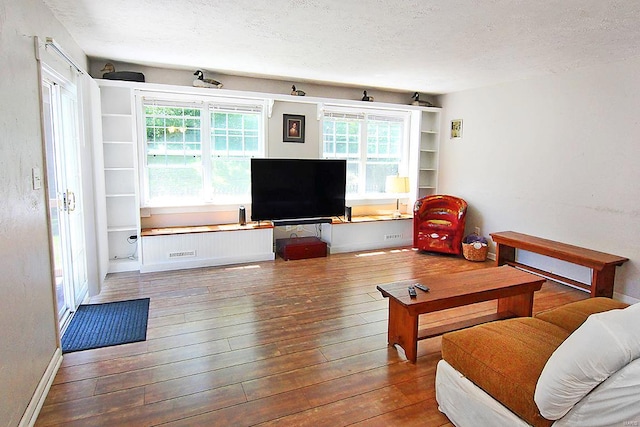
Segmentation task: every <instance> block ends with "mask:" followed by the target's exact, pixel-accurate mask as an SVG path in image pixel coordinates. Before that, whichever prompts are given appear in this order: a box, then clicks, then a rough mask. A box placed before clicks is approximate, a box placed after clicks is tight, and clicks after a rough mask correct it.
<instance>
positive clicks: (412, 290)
mask: <svg viewBox="0 0 640 427" xmlns="http://www.w3.org/2000/svg"><path fill="white" fill-rule="evenodd" d="M417 296H418V294H416V289H415V288H414V287H413V286H409V297H411V298H415V297H417Z"/></svg>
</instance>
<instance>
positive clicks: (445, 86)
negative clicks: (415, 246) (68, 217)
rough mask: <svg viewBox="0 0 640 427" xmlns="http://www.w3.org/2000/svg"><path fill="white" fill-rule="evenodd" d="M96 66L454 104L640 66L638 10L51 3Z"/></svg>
mask: <svg viewBox="0 0 640 427" xmlns="http://www.w3.org/2000/svg"><path fill="white" fill-rule="evenodd" d="M44 2H45V4H46V5H48V6H49V7H50V8H51V10H52V11H53V13H54V14H55V16H56V17H57V18H58V19H59V20H60V22H61V23H62V24H63V25H64V26H65V27H66V28H67V30H68V31H69V32H70V33H71V35H72V36H73V38H74V39H75V40H76V41H77V43H78V44H79V45H80V47H81V48H82V49H83V50H84V51H85V53H86V54H87V55H88V56H89V57H91V58H100V59H106V60H113V61H119V62H129V63H134V64H140V65H152V66H161V67H167V68H178V69H183V68H184V69H189V70H193V69H197V68H200V69H204V70H208V71H209V72H208V73H206V74H207V75H210V76H211V77H214V78H215V75H216V73H222V74H235V75H243V76H254V77H267V78H274V77H275V78H278V79H286V80H290V81H294V82H297V81H307V82H309V81H311V82H322V83H330V84H340V85H353V86H359V87H370V88H374V87H375V88H385V89H391V90H405V91H414V90H415V91H420V92H423V93H432V94H440V93H449V92H455V91H460V90H464V89H470V88H475V87H481V86H487V85H492V84H497V83H501V82H505V81H513V80H520V79H525V78H529V77H533V76H537V75H544V74H552V73H560V72H564V71H568V70H571V69H576V68H580V67H585V66H590V65H594V64H598V63H610V62H615V61H619V60H623V59H625V58H630V57H638V56H640V1H637V0H619V1H615V0H44Z"/></svg>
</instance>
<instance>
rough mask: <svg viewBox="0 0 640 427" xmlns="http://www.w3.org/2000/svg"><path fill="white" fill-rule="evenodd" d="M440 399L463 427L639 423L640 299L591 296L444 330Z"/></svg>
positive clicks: (438, 383) (438, 375)
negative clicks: (629, 300)
mask: <svg viewBox="0 0 640 427" xmlns="http://www.w3.org/2000/svg"><path fill="white" fill-rule="evenodd" d="M436 399H437V401H438V405H439V408H440V410H441V411H442V412H443V413H445V414H446V415H447V417H448V418H449V419H450V420H451V422H452V423H453V424H455V425H456V426H458V427H465V426H474V427H478V426H491V427H495V426H509V427H517V426H536V427H548V426H552V425H553V426H554V427H560V426H624V425H627V426H629V425H640V304H634V305H631V306H627V304H624V303H621V302H618V301H614V300H612V299H609V298H590V299H587V300H583V301H578V302H574V303H570V304H567V305H564V306H561V307H559V308H556V309H553V310H550V311H547V312H543V313H540V314H538V315H537V316H535V317H524V318H514V319H508V320H503V321H498V322H493V323H487V324H484V325H479V326H476V327H473V328H469V329H465V330H461V331H456V332H451V333H449V334H446V335H444V336H443V337H442V360H441V361H440V362H439V363H438V367H437V372H436Z"/></svg>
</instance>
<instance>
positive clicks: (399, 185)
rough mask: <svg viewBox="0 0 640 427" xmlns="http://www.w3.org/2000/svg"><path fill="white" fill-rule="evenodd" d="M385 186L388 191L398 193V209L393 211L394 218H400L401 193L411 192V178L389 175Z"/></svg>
mask: <svg viewBox="0 0 640 427" xmlns="http://www.w3.org/2000/svg"><path fill="white" fill-rule="evenodd" d="M385 188H386V191H387V193H394V194H395V195H396V211H395V212H394V213H393V217H394V218H400V217H401V216H402V214H401V213H400V198H399V197H398V196H399V194H401V193H408V192H409V178H408V177H406V176H399V175H390V176H387V179H386V181H385Z"/></svg>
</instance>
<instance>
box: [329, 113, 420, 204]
mask: <svg viewBox="0 0 640 427" xmlns="http://www.w3.org/2000/svg"><path fill="white" fill-rule="evenodd" d="M408 120H409V115H408V113H394V112H386V111H381V112H380V111H376V112H371V113H368V112H349V111H344V112H343V111H340V110H337V109H336V110H326V111H325V113H324V117H323V123H322V129H323V130H322V134H323V135H322V138H323V148H322V149H323V157H324V158H331V159H345V160H347V196H351V197H352V198H353V197H357V196H360V197H363V196H372V195H375V194H383V193H385V180H386V177H387V176H388V175H397V174H398V173H400V172H402V171H406V170H407V162H408V158H407V156H408V136H407V132H406V130H407V128H408V126H407V123H408Z"/></svg>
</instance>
